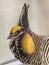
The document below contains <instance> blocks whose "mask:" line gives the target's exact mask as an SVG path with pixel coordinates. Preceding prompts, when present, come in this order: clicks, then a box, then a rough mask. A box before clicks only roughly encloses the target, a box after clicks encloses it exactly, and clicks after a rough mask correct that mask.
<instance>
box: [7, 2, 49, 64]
mask: <svg viewBox="0 0 49 65" xmlns="http://www.w3.org/2000/svg"><path fill="white" fill-rule="evenodd" d="M28 8H29V5H27V4H26V3H25V4H24V6H23V8H22V11H21V14H20V17H19V23H18V24H17V25H15V26H13V27H12V28H11V30H10V34H9V36H8V38H7V39H10V44H9V48H10V50H11V52H12V53H13V54H14V56H15V57H16V58H17V59H18V60H19V61H20V62H22V63H25V64H31V65H49V36H48V35H38V34H36V33H35V32H33V31H32V30H31V29H30V27H29V22H28Z"/></svg>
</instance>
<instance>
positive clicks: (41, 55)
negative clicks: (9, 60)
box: [10, 33, 49, 65]
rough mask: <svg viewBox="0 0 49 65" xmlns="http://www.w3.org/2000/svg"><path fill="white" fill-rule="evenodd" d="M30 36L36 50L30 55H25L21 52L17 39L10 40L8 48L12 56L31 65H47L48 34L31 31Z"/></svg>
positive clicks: (48, 50)
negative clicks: (42, 34) (43, 34)
mask: <svg viewBox="0 0 49 65" xmlns="http://www.w3.org/2000/svg"><path fill="white" fill-rule="evenodd" d="M32 38H33V40H34V43H35V48H36V51H35V53H33V54H31V55H25V54H24V53H23V52H22V48H21V46H20V42H18V40H16V39H15V40H14V39H13V40H11V42H10V49H11V51H12V52H13V54H14V56H15V57H16V58H17V59H19V60H20V61H21V62H22V63H28V64H32V65H49V36H39V35H36V34H35V33H32Z"/></svg>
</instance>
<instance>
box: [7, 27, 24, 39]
mask: <svg viewBox="0 0 49 65" xmlns="http://www.w3.org/2000/svg"><path fill="white" fill-rule="evenodd" d="M22 34H23V28H22V27H21V26H14V27H12V28H11V30H10V35H9V36H8V39H12V38H18V37H20V36H21V35H22Z"/></svg>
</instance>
